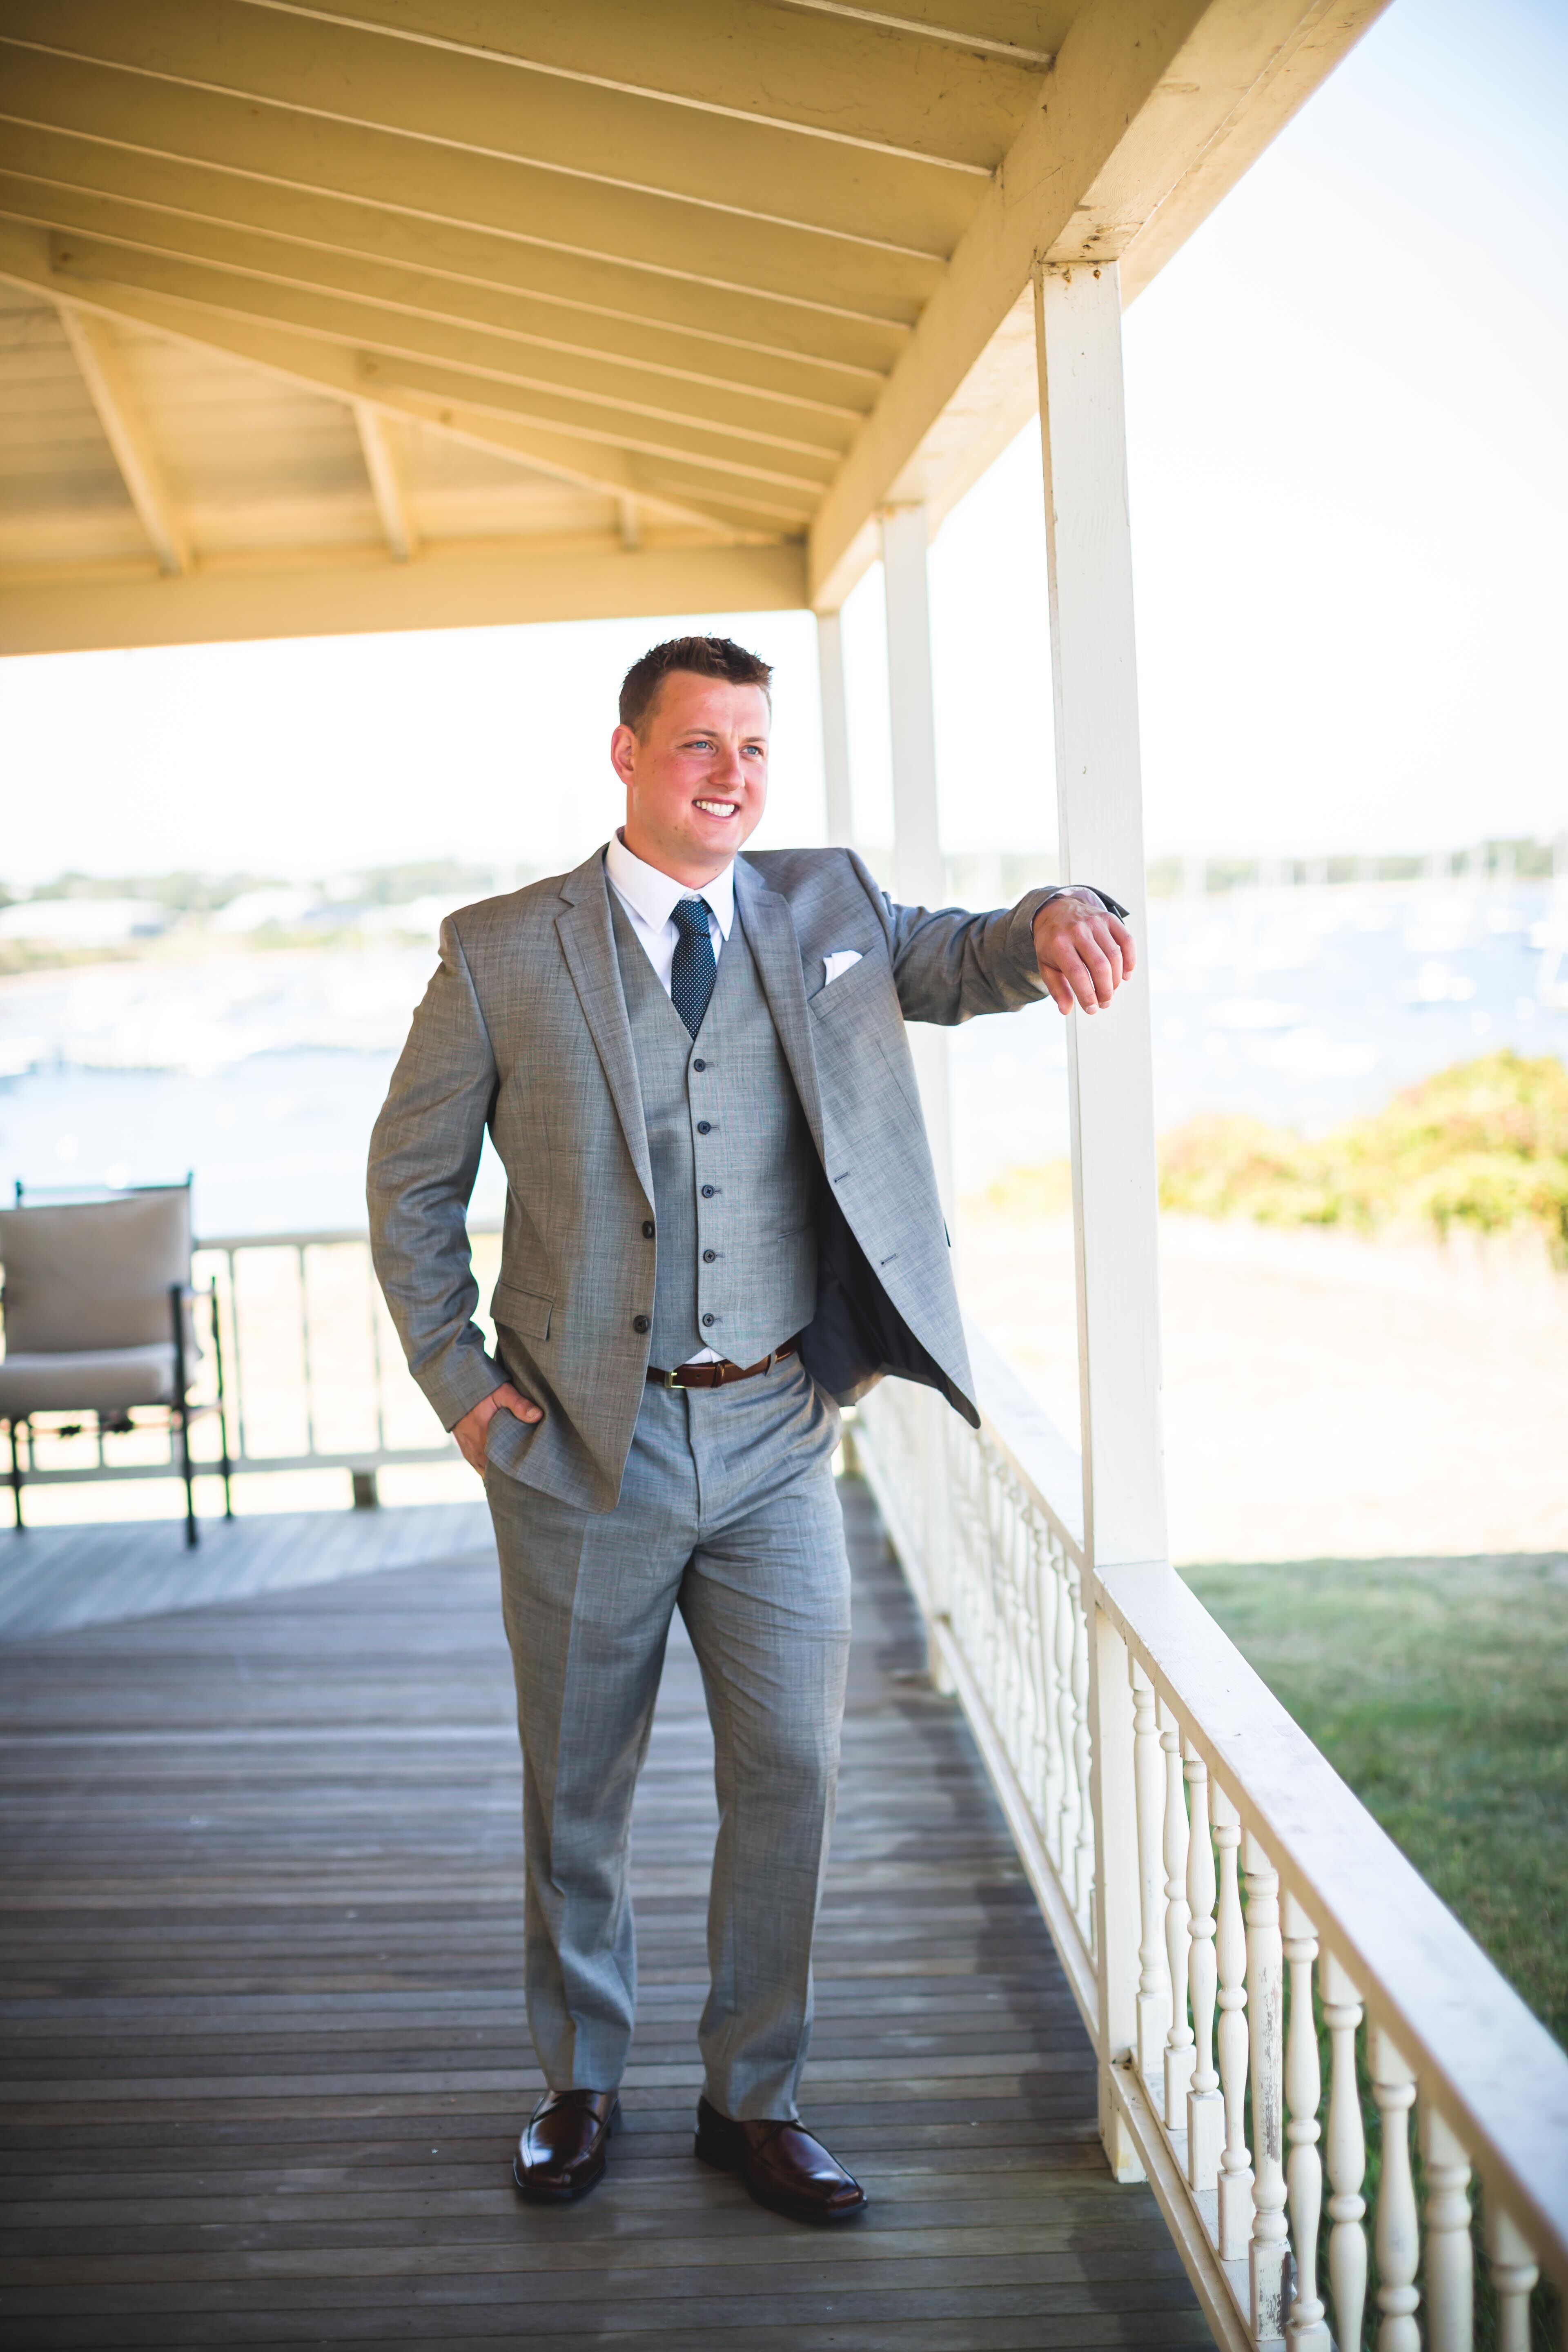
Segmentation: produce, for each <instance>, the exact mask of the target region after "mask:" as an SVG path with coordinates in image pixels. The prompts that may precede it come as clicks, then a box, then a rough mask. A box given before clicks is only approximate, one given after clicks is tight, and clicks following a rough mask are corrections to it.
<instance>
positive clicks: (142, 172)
mask: <svg viewBox="0 0 1568 2352" xmlns="http://www.w3.org/2000/svg"><path fill="white" fill-rule="evenodd" d="M4 110H5V94H4V93H0V116H3V114H4ZM5 163H6V164H7V166H8V168H9V172H10V173H11V174H13V175H16V181H17V194H16V202H15V203H14V204H13V205H9V206H7V209H12V210H16V211H17V213H18V216H19V217H23V218H26V219H28V220H33V221H37V222H41V223H43V224H45V225H47V226H51V227H58V228H62V229H71V230H80V231H82V232H83V233H84V234H89V235H100V236H120V237H121V238H123V239H128V240H129V241H130V242H131V243H132V244H141V245H142V246H145V247H149V248H150V249H154V250H167V251H170V252H188V253H189V254H190V255H191V256H192V257H194V258H201V259H212V260H216V261H219V262H224V261H227V260H229V259H231V258H232V257H233V255H232V248H231V247H228V246H227V245H226V244H225V243H224V242H223V240H226V239H227V238H231V237H232V238H236V239H238V240H240V241H241V242H245V241H252V242H254V241H255V239H256V238H259V237H265V238H266V239H268V241H270V242H273V243H275V244H277V245H278V246H281V247H287V248H288V249H289V250H291V251H293V252H294V253H296V254H297V255H298V256H299V257H300V267H301V268H308V267H309V266H310V264H311V263H312V262H315V263H317V264H319V266H320V267H321V268H322V269H323V270H329V271H331V272H334V273H340V274H339V275H336V276H335V277H334V278H333V279H332V282H334V283H338V284H346V286H347V288H348V289H349V290H353V287H354V285H355V283H356V273H359V272H362V271H363V272H365V273H367V275H366V278H365V280H364V282H365V285H366V287H367V288H368V289H374V283H375V282H376V278H375V274H376V273H383V274H386V273H391V274H393V275H396V274H398V273H402V272H412V273H417V274H418V276H419V277H421V278H439V279H445V280H448V281H450V282H451V283H452V284H453V285H454V286H456V287H458V288H461V289H474V290H476V291H478V292H479V293H481V294H489V295H492V296H494V297H495V298H496V299H513V300H521V301H525V302H531V303H534V304H537V305H538V306H539V308H540V310H542V311H548V312H549V313H551V314H552V315H553V316H554V317H555V318H557V319H560V318H562V317H564V318H566V319H567V320H576V321H582V322H584V323H585V326H591V325H593V324H595V323H602V324H603V326H604V327H605V330H606V331H612V330H619V329H625V330H626V331H628V332H629V333H630V334H631V335H633V336H634V337H643V338H647V340H648V341H654V340H656V339H657V340H658V341H662V342H663V343H664V344H665V346H666V347H667V348H672V349H673V350H674V352H676V353H679V352H681V351H683V350H685V349H686V348H687V347H688V344H690V345H691V346H693V347H695V348H696V349H697V351H698V352H699V353H700V354H702V355H704V356H714V355H716V357H715V365H721V364H723V363H724V362H725V360H726V358H727V355H728V354H730V353H731V352H734V353H739V354H742V355H748V356H749V355H752V354H755V355H757V356H758V357H759V358H761V359H762V360H763V361H765V362H772V363H775V364H777V365H778V366H779V368H780V369H781V371H783V374H782V378H781V380H782V381H783V382H784V384H785V385H786V387H794V386H796V385H797V384H798V385H804V386H805V388H807V389H810V388H811V387H812V386H813V385H814V384H815V383H816V382H817V381H818V379H820V380H821V382H822V383H823V386H824V390H825V395H826V397H827V398H829V399H832V398H834V397H835V396H836V394H837V391H838V389H839V386H838V384H837V382H836V381H835V380H836V379H837V378H838V377H839V376H840V375H842V376H843V377H844V378H846V379H847V381H848V383H849V385H850V391H851V396H852V397H856V398H858V397H859V396H860V394H862V392H863V390H864V388H865V387H866V386H867V385H869V386H870V387H871V390H872V393H873V395H874V394H875V392H876V391H877V390H879V388H880V384H881V381H882V379H883V377H884V376H885V375H886V373H887V372H888V370H889V367H891V366H892V364H893V362H895V361H896V360H897V359H898V358H899V356H900V353H901V352H902V351H903V349H904V347H905V345H906V343H907V342H908V341H909V333H910V322H912V320H913V318H914V315H915V314H914V310H913V309H912V308H911V309H910V312H909V317H908V320H905V319H903V318H900V317H894V316H887V317H877V318H872V317H852V316H849V315H848V314H847V313H845V312H842V311H835V310H825V309H824V308H822V307H821V305H820V304H817V303H814V302H810V301H795V300H793V299H780V298H778V297H776V296H773V295H769V294H759V293H755V292H751V291H747V290H743V289H735V288H732V287H729V288H724V287H715V286H711V285H708V284H704V283H702V282H700V281H699V280H697V279H695V278H680V277H677V276H675V275H673V274H671V273H670V272H669V271H668V270H652V269H643V268H638V267H637V266H636V264H634V263H632V262H628V261H627V260H626V259H625V258H624V257H616V258H614V259H608V258H603V257H594V256H591V255H587V254H584V253H583V252H582V251H581V250H574V251H567V250H564V249H561V248H557V247H552V246H549V245H542V244H538V243H530V242H525V241H524V240H523V239H521V238H520V237H514V236H507V235H505V234H502V233H500V231H499V230H498V229H497V228H496V227H495V226H494V225H493V224H489V223H486V224H483V225H474V224H469V223H457V224H454V223H451V222H446V221H434V220H431V219H430V218H428V217H427V216H426V215H421V214H412V215H411V214H405V213H398V212H393V211H389V210H387V209H385V208H384V207H382V206H378V205H374V204H367V203H362V202H360V201H359V200H358V199H357V198H355V197H352V196H344V195H337V194H331V193H322V192H321V191H319V190H313V189H305V188H289V187H282V186H279V184H277V182H276V181H268V180H265V179H262V178H260V177H258V176H257V175H255V174H251V175H242V174H240V173H234V172H228V171H223V170H218V169H215V168H213V167H212V166H210V165H208V164H206V163H186V162H184V161H181V160H180V159H178V158H175V157H171V156H167V155H161V154H154V153H152V152H144V151H142V150H139V149H134V148H128V147H121V146H115V145H110V143H109V142H107V141H106V140H105V139H103V138H101V137H98V136H92V137H89V136H85V135H83V136H78V135H77V134H76V133H75V132H74V131H50V130H39V129H37V127H35V126H34V125H32V124H29V123H23V122H19V121H16V120H15V119H14V118H13V119H12V120H11V121H9V122H8V123H7V125H6V130H5ZM24 174H25V175H26V185H25V188H24V184H23V183H22V175H24ZM132 208H134V209H133V214H132ZM124 215H129V216H124ZM159 224H161V225H162V226H161V228H160V226H159ZM186 240H189V242H186ZM213 240H216V243H215V242H212V241H213ZM242 266H243V265H242ZM277 274H279V275H280V276H287V275H288V272H287V270H282V271H279V272H278V273H277ZM416 307H417V304H416ZM632 348H633V350H634V351H635V350H637V349H639V348H640V349H646V348H647V343H646V342H644V343H642V344H638V343H637V342H634V343H633V345H632ZM701 364H702V359H701V358H700V360H699V366H701ZM867 405H869V402H867Z"/></svg>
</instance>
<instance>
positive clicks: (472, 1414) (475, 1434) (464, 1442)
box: [452, 1381, 544, 1478]
mask: <svg viewBox="0 0 1568 2352" xmlns="http://www.w3.org/2000/svg"><path fill="white" fill-rule="evenodd" d="M498 1412H513V1413H515V1414H516V1415H517V1417H518V1419H519V1421H542V1420H543V1418H544V1415H543V1414H542V1412H541V1411H540V1409H539V1407H538V1406H537V1405H536V1404H531V1403H530V1402H529V1401H528V1399H527V1398H526V1397H525V1396H520V1395H519V1393H518V1391H516V1389H514V1388H513V1387H512V1386H511V1384H510V1381H502V1382H501V1384H500V1388H499V1389H492V1390H491V1391H490V1392H489V1396H488V1397H481V1398H480V1400H479V1403H478V1404H477V1405H475V1406H473V1407H472V1408H471V1410H470V1411H469V1412H466V1413H465V1414H464V1415H463V1418H462V1420H461V1421H459V1422H456V1423H454V1424H453V1428H452V1434H453V1436H454V1437H455V1438H456V1439H457V1441H458V1453H459V1454H461V1455H462V1457H463V1459H464V1461H465V1462H466V1463H467V1464H468V1467H469V1469H470V1470H477V1471H478V1472H479V1475H480V1477H481V1478H482V1477H483V1476H484V1475H485V1437H486V1434H487V1433H488V1431H489V1425H490V1422H491V1420H492V1418H493V1417H494V1415H495V1414H496V1413H498Z"/></svg>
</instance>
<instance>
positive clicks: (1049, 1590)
mask: <svg viewBox="0 0 1568 2352" xmlns="http://www.w3.org/2000/svg"><path fill="white" fill-rule="evenodd" d="M1039 1545H1040V1656H1041V1661H1042V1664H1043V1668H1044V1683H1043V1688H1042V1694H1041V1702H1040V1704H1041V1711H1042V1717H1043V1730H1044V1735H1045V1743H1046V1754H1045V1767H1044V1773H1043V1777H1042V1780H1041V1786H1040V1826H1041V1828H1042V1829H1043V1830H1044V1832H1045V1837H1046V1850H1047V1853H1049V1855H1050V1857H1051V1859H1052V1861H1053V1862H1054V1863H1056V1864H1057V1865H1058V1869H1059V1868H1060V1865H1061V1858H1062V1854H1061V1834H1062V1783H1063V1779H1064V1769H1063V1760H1062V1691H1063V1688H1064V1684H1063V1679H1062V1663H1061V1656H1060V1644H1061V1622H1062V1571H1061V1561H1060V1559H1058V1556H1057V1553H1056V1550H1055V1549H1054V1547H1053V1546H1052V1544H1051V1540H1050V1537H1049V1535H1048V1533H1047V1530H1046V1529H1045V1528H1043V1527H1042V1528H1041V1529H1040V1533H1039ZM1068 1703H1069V1705H1070V1697H1069V1702H1068Z"/></svg>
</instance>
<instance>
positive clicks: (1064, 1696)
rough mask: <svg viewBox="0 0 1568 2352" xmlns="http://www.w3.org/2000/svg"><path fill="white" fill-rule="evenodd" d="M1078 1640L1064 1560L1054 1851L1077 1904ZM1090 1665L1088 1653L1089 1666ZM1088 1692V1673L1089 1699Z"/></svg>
mask: <svg viewBox="0 0 1568 2352" xmlns="http://www.w3.org/2000/svg"><path fill="white" fill-rule="evenodd" d="M1077 1640H1078V1611H1077V1609H1076V1607H1075V1606H1074V1596H1073V1572H1072V1565H1071V1562H1070V1561H1068V1560H1064V1561H1063V1562H1062V1573H1061V1577H1060V1580H1059V1590H1058V1595H1057V1694H1058V1696H1057V1712H1058V1722H1059V1725H1060V1727H1061V1743H1062V1800H1061V1819H1060V1821H1059V1822H1058V1824H1057V1834H1056V1842H1055V1851H1056V1859H1057V1867H1058V1869H1059V1871H1060V1872H1061V1875H1062V1886H1063V1889H1064V1891H1065V1893H1066V1895H1067V1898H1068V1902H1069V1903H1071V1904H1073V1905H1074V1906H1076V1905H1077V1901H1078V1887H1077V1871H1078V1825H1079V1812H1080V1811H1081V1810H1082V1805H1083V1792H1082V1790H1081V1788H1080V1786H1079V1777H1078V1717H1077V1713H1076V1711H1075V1710H1076V1707H1077V1698H1076V1696H1075V1690H1074V1679H1073V1677H1074V1661H1075V1658H1076V1655H1077ZM1087 1665H1088V1659H1087V1657H1086V1659H1085V1666H1086V1669H1087ZM1087 1693H1088V1678H1087V1673H1086V1676H1085V1695H1086V1699H1087Z"/></svg>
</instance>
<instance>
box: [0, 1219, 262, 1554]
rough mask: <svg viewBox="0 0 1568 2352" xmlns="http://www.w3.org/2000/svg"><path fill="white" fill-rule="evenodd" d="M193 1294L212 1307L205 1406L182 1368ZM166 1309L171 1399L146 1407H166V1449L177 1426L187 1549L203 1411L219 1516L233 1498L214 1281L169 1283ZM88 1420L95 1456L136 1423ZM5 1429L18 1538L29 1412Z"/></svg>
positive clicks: (75, 1426)
mask: <svg viewBox="0 0 1568 2352" xmlns="http://www.w3.org/2000/svg"><path fill="white" fill-rule="evenodd" d="M187 1181H189V1180H188V1179H187ZM22 1197H23V1193H22V1184H21V1181H20V1179H18V1180H17V1183H16V1202H17V1206H18V1207H20V1205H21V1202H22ZM198 1298H205V1299H207V1300H208V1301H209V1302H210V1305H211V1309H212V1345H213V1370H214V1373H215V1376H216V1386H217V1394H216V1398H215V1399H214V1400H213V1402H211V1403H210V1404H193V1403H192V1402H191V1397H190V1381H189V1377H188V1375H187V1372H186V1366H185V1314H184V1310H185V1308H186V1307H187V1306H189V1305H194V1303H195V1300H196V1299H198ZM169 1312H170V1317H171V1318H172V1321H173V1325H174V1402H173V1403H171V1404H169V1405H168V1406H166V1407H162V1408H160V1407H153V1408H151V1410H153V1411H159V1410H162V1411H166V1412H167V1413H168V1416H169V1418H168V1430H169V1435H170V1439H171V1451H172V1450H173V1446H172V1441H173V1438H174V1432H175V1430H176V1429H177V1430H178V1431H179V1433H180V1457H179V1466H180V1475H181V1476H182V1478H183V1479H184V1488H185V1543H186V1546H187V1548H191V1547H194V1546H195V1545H196V1544H198V1543H199V1542H200V1541H201V1537H200V1533H199V1531H198V1528H197V1524H196V1493H195V1480H196V1465H195V1463H194V1462H193V1461H192V1459H191V1423H192V1422H193V1421H196V1420H199V1419H200V1417H201V1415H202V1414H203V1413H207V1412H216V1415H217V1425H218V1439H219V1444H220V1447H221V1452H220V1454H219V1456H218V1460H217V1464H216V1469H217V1474H218V1475H219V1477H221V1478H222V1480H223V1515H224V1517H225V1518H226V1519H232V1518H233V1517H234V1496H233V1492H232V1480H233V1464H232V1463H231V1461H230V1459H229V1451H228V1413H227V1411H226V1401H225V1395H224V1381H223V1332H222V1329H221V1327H220V1323H219V1318H218V1296H217V1283H216V1279H215V1280H214V1281H212V1282H211V1283H209V1284H208V1285H207V1287H206V1288H205V1290H197V1289H195V1288H194V1287H193V1286H192V1285H191V1284H190V1283H188V1282H173V1283H171V1284H170V1286H169ZM130 1410H132V1411H134V1412H144V1411H147V1410H149V1408H147V1407H144V1406H140V1405H138V1406H134V1407H132V1408H130ZM92 1419H93V1421H94V1422H95V1423H97V1437H98V1442H99V1450H100V1457H101V1454H102V1446H103V1440H104V1437H105V1435H107V1434H113V1433H115V1432H117V1431H123V1429H124V1428H126V1427H135V1426H137V1425H138V1424H136V1423H129V1422H126V1423H111V1424H110V1429H109V1430H108V1431H106V1430H105V1428H104V1425H103V1416H102V1414H101V1413H98V1412H95V1413H93V1414H92ZM142 1425H145V1424H142ZM83 1426H84V1424H83V1423H66V1425H65V1427H64V1428H63V1429H59V1430H51V1431H50V1432H49V1434H50V1435H51V1436H59V1437H72V1436H77V1435H79V1434H80V1432H81V1429H82V1427H83ZM6 1427H7V1429H8V1431H9V1433H10V1438H11V1478H10V1486H11V1496H12V1502H13V1507H14V1511H15V1517H14V1519H13V1523H12V1531H13V1533H14V1534H16V1535H19V1536H20V1535H26V1532H27V1528H26V1520H25V1519H24V1518H23V1517H22V1489H23V1486H25V1485H26V1475H25V1473H24V1471H23V1468H22V1450H23V1445H25V1447H26V1454H27V1458H28V1462H29V1465H31V1463H32V1459H33V1444H34V1432H33V1425H32V1420H31V1416H30V1415H28V1414H26V1413H22V1414H19V1415H18V1416H17V1418H16V1420H15V1421H11V1422H8V1423H6ZM18 1434H20V1436H21V1438H22V1441H23V1444H21V1445H19V1444H18V1443H17V1440H18ZM107 1475H110V1476H111V1475H113V1474H112V1472H110V1473H108V1474H107Z"/></svg>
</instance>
